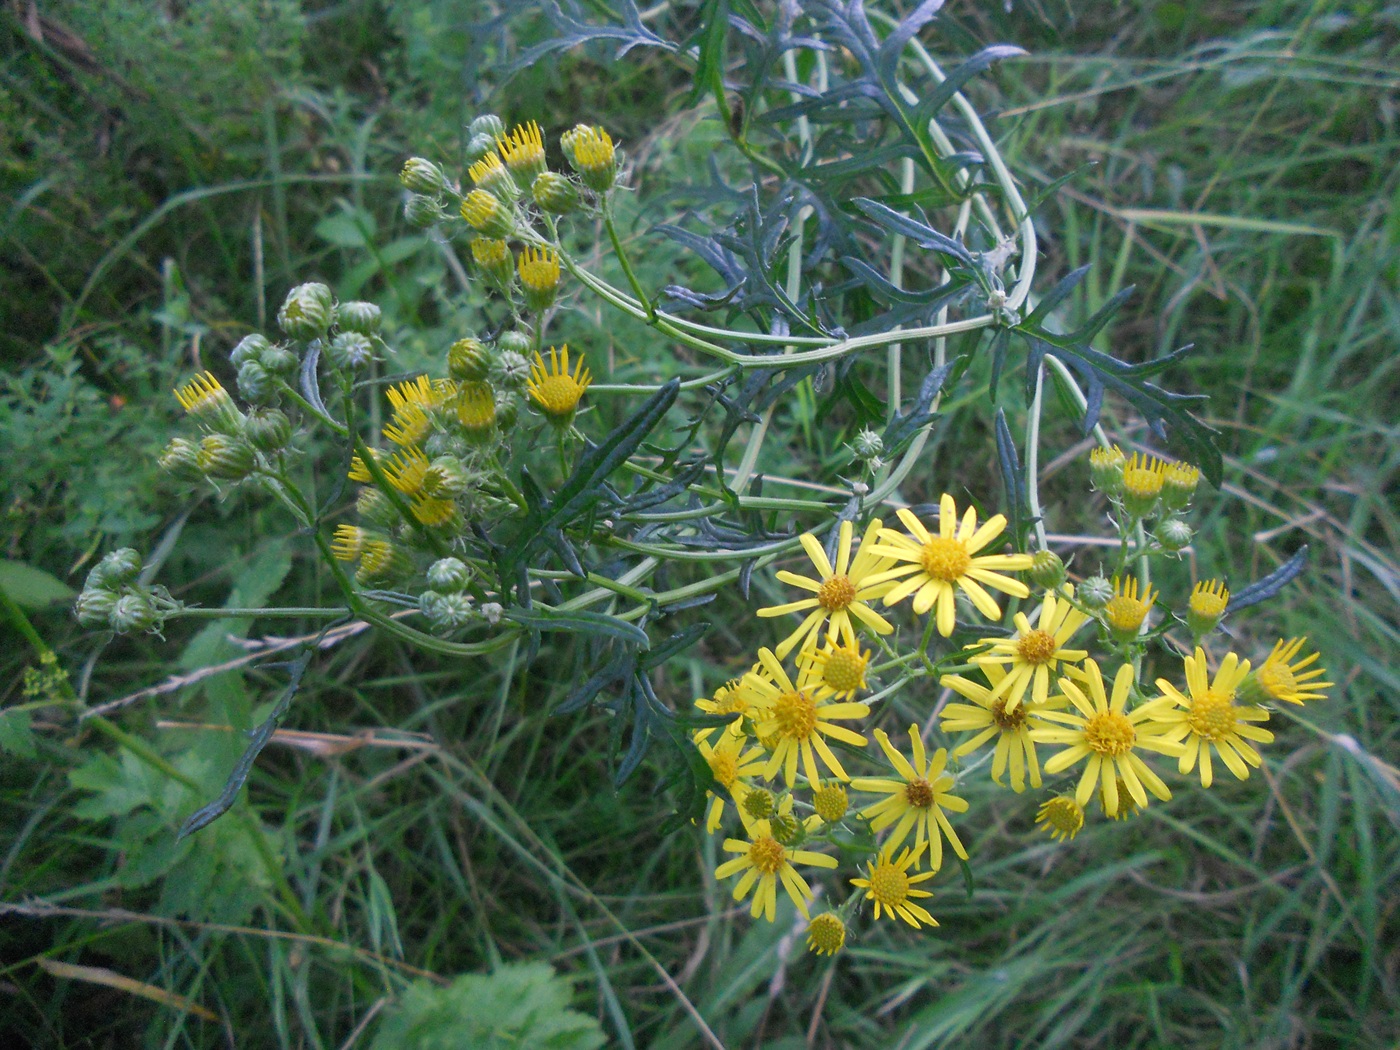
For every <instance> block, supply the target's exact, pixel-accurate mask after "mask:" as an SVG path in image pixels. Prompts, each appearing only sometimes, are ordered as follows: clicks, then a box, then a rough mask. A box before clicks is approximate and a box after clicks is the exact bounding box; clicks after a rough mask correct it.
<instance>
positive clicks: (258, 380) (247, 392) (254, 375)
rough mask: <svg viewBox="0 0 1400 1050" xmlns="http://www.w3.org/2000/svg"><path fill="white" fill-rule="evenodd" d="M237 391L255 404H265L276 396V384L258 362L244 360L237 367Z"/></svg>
mask: <svg viewBox="0 0 1400 1050" xmlns="http://www.w3.org/2000/svg"><path fill="white" fill-rule="evenodd" d="M238 392H239V393H240V394H242V395H243V397H244V399H245V400H247V401H251V402H252V403H253V404H255V405H267V404H271V403H272V402H273V401H275V400H276V398H277V384H276V383H275V382H274V381H273V378H272V373H271V372H269V371H268V370H267V369H266V368H264V367H263V366H262V364H261V363H260V362H258V361H244V362H243V364H242V365H241V366H239V369H238Z"/></svg>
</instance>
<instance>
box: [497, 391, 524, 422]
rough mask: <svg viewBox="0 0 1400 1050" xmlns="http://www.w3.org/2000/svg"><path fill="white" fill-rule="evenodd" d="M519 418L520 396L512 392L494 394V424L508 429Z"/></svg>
mask: <svg viewBox="0 0 1400 1050" xmlns="http://www.w3.org/2000/svg"><path fill="white" fill-rule="evenodd" d="M519 418H520V398H518V397H516V396H515V395H514V394H511V393H507V392H501V393H498V394H497V395H496V426H497V427H499V428H500V429H502V430H509V429H510V428H511V427H513V426H515V421H516V420H517V419H519Z"/></svg>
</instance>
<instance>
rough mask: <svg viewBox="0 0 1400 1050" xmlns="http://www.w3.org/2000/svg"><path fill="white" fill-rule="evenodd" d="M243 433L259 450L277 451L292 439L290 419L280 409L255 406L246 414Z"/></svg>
mask: <svg viewBox="0 0 1400 1050" xmlns="http://www.w3.org/2000/svg"><path fill="white" fill-rule="evenodd" d="M243 433H244V436H245V437H247V439H248V440H249V442H251V443H252V446H253V447H254V448H255V449H257V450H258V451H259V452H278V451H280V450H282V449H284V448H286V447H287V445H288V444H289V443H290V442H291V440H292V421H291V420H290V419H288V418H287V414H286V413H285V412H283V411H282V410H281V409H277V408H257V409H254V410H253V411H252V412H250V413H249V414H248V425H247V427H246V428H245V429H244V432H243Z"/></svg>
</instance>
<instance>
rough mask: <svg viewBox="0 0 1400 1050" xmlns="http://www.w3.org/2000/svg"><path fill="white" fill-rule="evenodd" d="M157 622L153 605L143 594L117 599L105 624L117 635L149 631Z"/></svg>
mask: <svg viewBox="0 0 1400 1050" xmlns="http://www.w3.org/2000/svg"><path fill="white" fill-rule="evenodd" d="M159 620H160V615H159V614H158V613H157V612H156V607H155V603H154V602H152V601H151V599H150V598H148V597H147V596H146V595H144V594H128V595H124V596H123V597H121V598H118V599H117V603H116V605H114V606H113V607H112V611H111V613H110V614H109V615H108V617H107V623H108V624H109V625H110V626H111V628H112V630H114V631H116V632H117V633H118V634H127V633H129V632H131V631H149V630H150V629H151V628H152V627H154V626H156V624H157V622H158V621H159Z"/></svg>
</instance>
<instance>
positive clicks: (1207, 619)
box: [1186, 580, 1230, 638]
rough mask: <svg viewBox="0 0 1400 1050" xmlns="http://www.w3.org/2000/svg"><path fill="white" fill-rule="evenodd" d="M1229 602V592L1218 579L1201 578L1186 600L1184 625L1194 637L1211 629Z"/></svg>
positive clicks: (1223, 613)
mask: <svg viewBox="0 0 1400 1050" xmlns="http://www.w3.org/2000/svg"><path fill="white" fill-rule="evenodd" d="M1229 604H1230V592H1229V591H1228V590H1227V589H1226V588H1225V584H1224V583H1223V582H1221V581H1220V580H1202V581H1200V582H1199V583H1197V584H1196V586H1194V587H1192V588H1191V597H1190V598H1189V599H1187V602H1186V626H1187V627H1189V628H1190V629H1191V633H1192V634H1194V635H1195V636H1196V637H1198V638H1199V637H1200V636H1201V635H1203V634H1205V633H1207V632H1208V631H1212V630H1214V629H1215V625H1216V624H1218V623H1219V622H1220V618H1221V617H1222V616H1224V615H1225V610H1226V608H1227V607H1228V606H1229Z"/></svg>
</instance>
